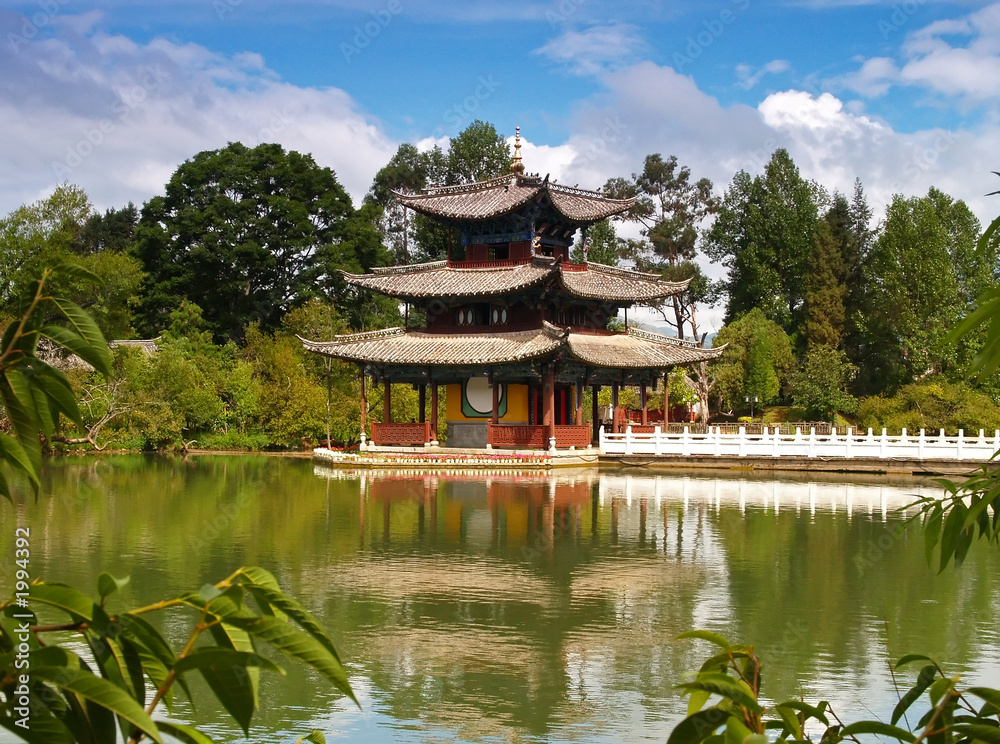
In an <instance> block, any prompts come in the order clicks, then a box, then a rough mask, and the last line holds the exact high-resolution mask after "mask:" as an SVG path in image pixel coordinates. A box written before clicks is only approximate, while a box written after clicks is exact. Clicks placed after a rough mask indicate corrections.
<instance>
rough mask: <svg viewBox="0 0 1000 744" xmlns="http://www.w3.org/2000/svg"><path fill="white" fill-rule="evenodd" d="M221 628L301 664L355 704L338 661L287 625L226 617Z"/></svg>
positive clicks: (274, 620)
mask: <svg viewBox="0 0 1000 744" xmlns="http://www.w3.org/2000/svg"><path fill="white" fill-rule="evenodd" d="M224 624H226V625H235V626H236V627H237V628H240V629H241V630H244V631H246V632H247V633H249V634H250V635H252V636H254V637H255V638H259V639H260V640H262V641H264V642H265V643H269V644H270V645H271V646H273V647H274V648H276V649H277V650H278V651H280V652H281V653H283V654H284V655H285V656H287V657H289V658H293V659H298V660H299V661H302V662H305V663H306V664H308V665H309V666H311V667H312V668H313V669H315V670H316V671H317V672H319V673H320V674H321V675H322V676H323V677H325V678H326V679H327V680H328V681H329V682H330V683H332V684H333V686H334V687H336V688H337V689H338V690H340V691H341V692H343V693H344V694H345V695H347V696H348V697H349V698H351V700H353V701H354V702H355V703H357V702H358V701H357V698H355V697H354V691H353V690H351V685H350V682H348V680H347V673H346V672H345V671H344V667H343V665H342V664H341V663H340V659H338V658H337V656H336V655H335V654H333V653H331V652H330V650H329V649H328V648H327V647H326V646H325V645H324V644H322V643H320V642H319V641H317V640H316V639H315V638H313V637H312V636H311V635H308V634H307V633H304V632H303V631H301V630H299V629H298V628H296V627H294V626H292V625H290V624H288V623H287V622H284V621H282V620H279V619H277V618H274V617H268V616H266V615H264V616H255V617H252V618H246V617H229V618H226V620H225V623H224Z"/></svg>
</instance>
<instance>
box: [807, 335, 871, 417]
mask: <svg viewBox="0 0 1000 744" xmlns="http://www.w3.org/2000/svg"><path fill="white" fill-rule="evenodd" d="M856 373H857V367H855V366H854V365H853V364H851V363H850V361H848V359H847V355H846V354H845V353H844V352H843V351H842V350H840V349H835V348H831V347H829V346H822V345H819V344H817V345H814V346H811V347H810V348H809V351H807V352H806V355H805V358H804V359H803V360H802V364H801V365H800V366H799V369H798V370H797V371H796V372H795V373H794V374H793V375H792V377H791V380H790V388H791V394H792V401H793V402H794V403H795V405H796V406H798V407H799V408H802V409H803V410H804V411H805V413H806V417H807V418H810V419H813V418H821V419H823V420H825V421H833V420H834V417H835V416H836V414H838V413H851V412H853V411H855V410H856V409H857V407H858V402H857V399H855V397H854V396H853V395H851V394H850V393H849V392H847V386H848V384H849V383H850V381H851V379H852V378H853V377H854V375H855V374H856Z"/></svg>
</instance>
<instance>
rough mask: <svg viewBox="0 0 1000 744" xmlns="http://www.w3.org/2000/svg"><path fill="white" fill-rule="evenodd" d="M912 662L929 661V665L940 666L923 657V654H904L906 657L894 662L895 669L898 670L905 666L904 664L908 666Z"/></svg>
mask: <svg viewBox="0 0 1000 744" xmlns="http://www.w3.org/2000/svg"><path fill="white" fill-rule="evenodd" d="M914 661H929V662H930V663H931V664H934V665H935V666H940V665H939V664H938V663H937V662H936V661H934V659H932V658H931V657H930V656H924V655H923V654H906V656H903V657H901V658H900V659H899V661H897V662H896V669H899V668H900V667H901V666H905V665H906V664H910V663H912V662H914Z"/></svg>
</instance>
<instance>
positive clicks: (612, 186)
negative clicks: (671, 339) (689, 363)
mask: <svg viewBox="0 0 1000 744" xmlns="http://www.w3.org/2000/svg"><path fill="white" fill-rule="evenodd" d="M604 191H605V193H606V194H608V195H609V196H611V197H612V198H616V199H628V198H635V203H634V205H633V206H632V208H631V209H630V210H629V211H628V212H626V213H625V216H624V219H625V220H627V221H631V222H637V223H639V224H640V225H641V226H642V228H641V231H640V232H641V235H642V240H637V241H636V240H631V241H628V242H627V244H626V245H627V247H628V250H627V253H628V257H629V258H631V259H632V260H633V261H634V262H635V265H636V268H638V269H640V270H642V271H652V272H657V273H660V274H662V275H663V277H664V278H665V279H668V280H670V281H684V280H686V279H691V278H692V277H693V278H694V279H693V281H692V282H691V284H690V285H689V287H688V289H687V291H686V292H684V293H683V294H679V295H675V296H674V297H672V298H670V299H669V300H668V301H667V302H666V303H665V305H664V306H661V308H660V311H661V313H662V314H663V317H664V319H665V320H667V321H668V322H671V323H673V325H674V328H675V329H676V330H677V335H678V336H680V337H682V338H683V337H684V335H685V330H684V329H685V327H686V325H687V324H690V326H691V335H692V336H694V337H696V338H697V336H698V326H697V323H696V321H695V304H696V303H699V302H705V301H706V300H707V299H708V281H707V279H706V278H705V276H704V274H703V273H702V272H701V269H700V267H699V266H698V264H697V263H695V261H694V259H695V257H696V255H697V251H696V245H697V242H698V237H699V229H700V228H699V226H700V225H701V223H702V222H703V221H704V220H705V219H706V218H707V217H709V216H711V215H713V214H715V213H716V212H717V211H718V209H719V200H718V199H717V198H716V197H715V196H714V195H713V194H712V182H711V181H710V180H709V179H707V178H701V179H699V180H698V181H692V179H691V169H690V168H688V167H687V166H680V167H679V166H678V161H677V157H676V156H674V155H671V156H670V157H669V158H667V159H666V160H664V159H663V156H662V155H660V154H659V153H657V154H653V155H647V156H646V160H645V162H644V163H643V169H642V173H633V174H632V177H631V179H624V178H612V179H610V180H609V181H608V182H607V183H606V184H605V186H604ZM666 306H669V307H670V308H671V309H672V310H673V313H672V315H673V319H672V320H671V319H669V318H668V314H667V312H666V311H665V310H664V308H665V307H666Z"/></svg>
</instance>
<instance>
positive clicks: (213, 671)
mask: <svg viewBox="0 0 1000 744" xmlns="http://www.w3.org/2000/svg"><path fill="white" fill-rule="evenodd" d="M198 671H199V672H201V676H202V677H204V679H205V682H207V683H208V686H209V687H210V688H212V692H213V693H215V697H217V698H218V699H219V702H220V703H222V706H223V707H224V708H225V709H226V710H227V711H228V712H229V715H231V716H232V717H233V719H234V720H235V721H236V722H237V723H238V724H239V725H240V728H242V729H243V733H244V734H245V735H247V736H249V735H250V720H251V719H252V718H253V714H254V711H255V710H256V709H257V702H256V699H255V697H254V690H253V689H252V687H251V685H250V683H249V675H248V674H247V671H248V670H247V669H246V668H245V667H242V666H237V667H226V666H222V667H210V666H206V667H201V668H199V669H198Z"/></svg>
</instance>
